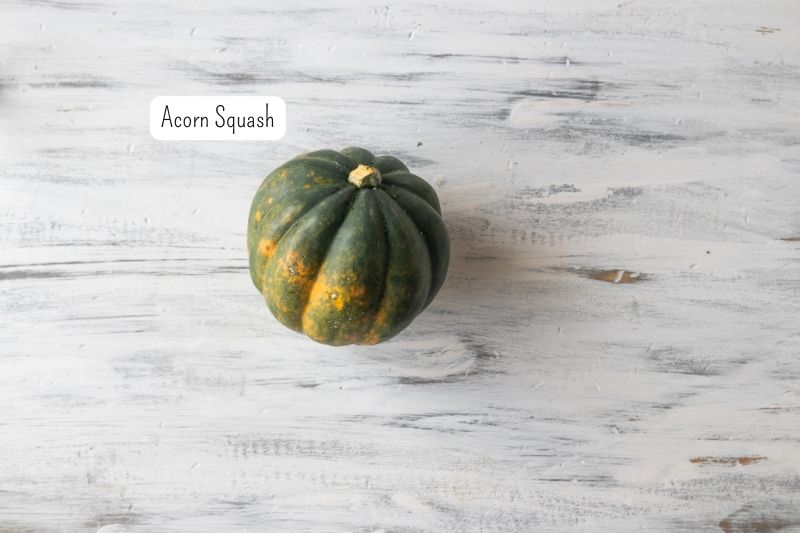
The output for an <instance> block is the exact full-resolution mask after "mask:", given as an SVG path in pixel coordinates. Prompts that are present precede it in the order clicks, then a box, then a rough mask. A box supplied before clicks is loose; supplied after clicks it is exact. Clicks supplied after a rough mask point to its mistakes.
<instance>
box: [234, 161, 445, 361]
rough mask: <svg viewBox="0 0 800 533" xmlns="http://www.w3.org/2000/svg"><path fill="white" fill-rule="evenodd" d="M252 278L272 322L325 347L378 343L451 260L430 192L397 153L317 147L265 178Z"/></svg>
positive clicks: (251, 228) (435, 284)
mask: <svg viewBox="0 0 800 533" xmlns="http://www.w3.org/2000/svg"><path fill="white" fill-rule="evenodd" d="M247 245H248V251H249V253H250V275H251V277H252V279H253V283H254V284H255V286H256V288H257V289H258V290H259V291H260V292H261V293H262V294H263V295H264V298H265V299H266V302H267V306H268V307H269V309H270V311H271V312H272V314H273V315H275V318H277V319H278V320H279V321H280V322H281V323H283V324H284V325H285V326H287V327H289V328H291V329H293V330H295V331H299V332H302V333H305V334H306V335H308V336H309V337H310V338H312V339H313V340H315V341H318V342H322V343H325V344H332V345H342V344H376V343H378V342H381V341H384V340H386V339H389V338H390V337H393V336H394V335H396V334H397V333H399V332H400V331H402V330H403V329H404V328H405V327H406V326H408V325H409V324H410V323H411V321H412V320H413V319H414V318H415V317H416V316H417V315H418V314H419V313H421V312H422V310H423V309H425V308H426V307H427V306H428V304H430V303H431V300H433V297H434V296H435V295H436V293H437V291H438V290H439V288H440V287H441V286H442V282H443V281H444V278H445V275H446V273H447V265H448V262H449V258H450V240H449V238H448V236H447V231H446V230H445V226H444V223H443V222H442V211H441V208H440V206H439V199H438V197H437V196H436V193H435V192H434V190H433V188H432V187H431V186H430V185H429V184H428V183H427V182H425V181H424V180H423V179H422V178H420V177H418V176H415V175H414V174H411V173H410V172H409V171H408V168H407V167H406V166H405V165H404V164H403V163H402V162H401V161H400V160H399V159H397V158H395V157H392V156H379V157H375V156H374V155H372V154H371V153H370V152H368V151H367V150H364V149H363V148H345V149H344V150H341V151H339V152H337V151H334V150H319V151H316V152H310V153H307V154H303V155H300V156H298V157H296V158H294V159H292V160H291V161H289V162H287V163H285V164H283V165H281V166H280V167H278V168H277V169H275V170H274V171H273V172H272V173H271V174H269V175H268V176H267V177H266V179H264V181H263V183H262V184H261V186H260V187H259V188H258V191H257V192H256V195H255V197H254V198H253V203H252V206H251V208H250V218H249V222H248V227H247Z"/></svg>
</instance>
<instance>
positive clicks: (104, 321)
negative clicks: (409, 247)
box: [0, 0, 800, 533]
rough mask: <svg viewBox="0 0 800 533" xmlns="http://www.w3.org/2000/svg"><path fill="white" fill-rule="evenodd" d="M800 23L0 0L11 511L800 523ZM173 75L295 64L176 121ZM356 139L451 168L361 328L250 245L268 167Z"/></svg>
mask: <svg viewBox="0 0 800 533" xmlns="http://www.w3.org/2000/svg"><path fill="white" fill-rule="evenodd" d="M798 23H800V10H799V8H798V6H797V4H796V3H794V2H790V1H788V0H787V1H775V2H769V3H765V2H755V1H751V2H733V3H732V2H730V1H726V2H721V1H707V2H688V1H679V2H670V3H664V2H638V1H633V2H619V1H617V0H614V1H605V0H603V1H600V2H588V1H586V0H571V1H568V2H557V3H554V2H519V3H504V2H490V3H487V2H479V1H477V0H473V1H470V2H460V3H458V4H457V5H453V6H451V7H443V6H435V5H430V4H423V3H414V4H408V3H403V4H402V6H400V5H397V6H395V5H388V6H386V5H384V6H381V7H377V8H373V7H366V6H364V5H363V4H362V3H361V2H355V1H348V2H343V3H340V4H339V5H338V6H337V7H320V6H318V4H316V3H310V2H305V1H294V2H291V3H286V4H285V5H284V6H275V5H269V4H267V3H261V2H253V1H245V0H239V1H236V2H221V1H210V2H205V3H202V4H197V3H195V2H169V3H155V2H125V1H121V2H110V1H106V0H100V1H98V2H87V3H82V2H71V1H68V0H63V1H49V0H47V1H35V2H34V1H16V0H12V1H7V2H3V3H2V4H0V122H1V123H2V128H0V135H2V139H0V162H1V163H2V164H0V180H2V181H0V186H1V187H2V189H1V190H2V194H0V245H1V246H2V248H0V254H1V255H0V265H1V268H0V287H1V289H2V290H0V306H1V307H2V310H3V314H2V317H1V318H0V321H1V322H0V363H1V364H2V367H1V368H2V372H0V452H1V455H0V457H1V458H2V461H0V530H2V531H14V532H21V531H25V532H28V531H36V532H40V531H41V532H53V531H69V532H73V531H81V532H82V531H97V530H99V531H103V532H104V533H109V532H121V531H127V532H136V533H144V532H171V531H187V532H188V531H191V532H218V531H250V532H253V531H381V530H383V531H476V530H486V531H490V530H491V531H598V530H607V531H634V530H635V531H638V530H640V529H643V528H647V529H652V530H659V531H663V530H669V531H700V530H711V531H713V530H726V531H771V530H779V529H782V530H783V531H791V530H798V529H800V512H798V511H797V508H798V498H799V497H800V452H798V444H800V443H799V442H798V441H799V440H800V388H799V385H798V380H800V357H798V356H799V355H800V353H799V352H800V350H799V349H798V348H799V346H798V344H799V343H798V325H800V324H798V319H797V316H798V301H799V300H798V296H799V295H800V282H799V281H798V280H799V279H800V276H798V274H800V272H798V266H800V261H798V259H800V254H799V253H798V249H799V248H800V245H799V244H798V242H797V240H796V239H797V237H798V236H799V235H800V218H798V211H797V205H798V200H800V180H799V179H798V178H800V149H799V148H798V144H800V132H799V131H798V124H800V111H798V110H799V109H800V46H798V45H800V35H799V32H800V30H798V28H800V26H799V25H798ZM159 94H197V95H202V94H241V95H246V94H275V95H278V96H281V97H283V98H284V99H285V100H286V101H287V104H288V112H289V128H288V132H287V135H286V137H285V138H284V139H283V140H282V141H280V142H278V143H262V144H258V143H208V142H206V143H203V142H197V143H191V142H189V143H163V142H158V141H155V140H153V139H152V138H150V136H149V134H148V131H147V109H148V104H149V102H150V100H151V99H152V98H153V97H154V96H157V95H159ZM347 145H363V146H365V147H367V148H370V149H373V150H375V151H376V152H379V153H387V152H388V153H394V154H396V155H398V156H400V157H401V158H403V159H405V160H407V161H408V162H409V164H410V166H411V167H413V169H414V170H415V171H416V172H417V173H419V174H420V175H423V176H426V177H428V178H429V179H431V180H432V181H433V182H434V183H435V184H436V186H437V189H438V191H439V194H440V197H441V198H442V201H443V205H444V211H445V217H446V221H447V225H448V228H449V230H450V233H451V237H452V240H453V248H454V249H453V257H452V266H451V271H450V275H449V278H448V280H447V282H446V284H445V286H444V288H443V290H442V292H441V293H440V295H439V296H438V298H437V299H436V301H435V302H434V303H433V305H432V306H431V308H430V309H429V310H428V311H426V312H425V313H424V314H423V315H422V316H421V317H420V318H419V319H418V320H417V321H416V322H415V323H414V324H413V325H412V326H411V327H410V328H409V329H408V331H407V332H406V333H404V334H403V335H401V336H399V337H398V338H397V339H396V340H394V341H392V342H390V343H386V344H384V345H380V346H377V347H372V348H364V347H355V348H339V349H335V348H328V347H325V346H321V345H317V344H313V343H311V342H309V341H306V340H304V339H303V338H301V337H299V336H297V335H295V334H293V333H290V332H287V331H286V330H285V329H283V328H282V327H280V326H279V325H278V324H277V323H276V322H275V321H274V320H272V319H271V318H270V317H269V315H268V312H267V310H266V308H265V306H264V305H263V302H262V301H261V299H260V297H259V295H258V294H257V293H256V292H255V290H254V289H253V288H252V286H251V283H250V280H249V278H248V275H247V270H246V269H247V265H246V254H245V249H244V231H245V224H246V216H247V210H248V206H249V201H250V198H251V195H252V193H253V192H254V190H255V188H256V187H257V185H258V184H259V182H260V180H261V178H262V176H263V175H264V174H265V173H266V172H267V171H268V170H270V169H271V168H273V167H274V166H276V165H277V164H279V163H280V162H282V161H283V160H286V159H288V158H289V157H292V156H294V155H295V154H296V153H298V152H301V151H304V150H308V149H315V148H321V147H332V148H340V147H344V146H347ZM791 238H794V239H795V240H791ZM784 239H788V240H784ZM620 269H625V270H627V271H632V272H638V273H641V275H640V277H639V278H638V279H639V280H640V281H638V282H637V283H628V284H626V283H619V284H615V283H611V282H606V281H599V280H595V279H592V277H591V276H592V275H593V273H595V272H597V271H604V270H612V271H617V270H620ZM612 276H613V277H612V281H613V279H614V278H616V277H618V274H615V273H612ZM622 279H623V280H624V279H625V278H624V275H623V277H622ZM740 457H756V458H757V457H762V458H764V459H760V460H752V462H749V464H739V462H738V461H737V458H740ZM704 458H712V459H704ZM692 459H695V462H692ZM743 462H745V463H747V461H743ZM748 528H749V529H748ZM758 528H760V529H758Z"/></svg>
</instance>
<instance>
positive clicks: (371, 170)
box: [347, 165, 381, 189]
mask: <svg viewBox="0 0 800 533" xmlns="http://www.w3.org/2000/svg"><path fill="white" fill-rule="evenodd" d="M347 181H349V182H350V183H352V184H353V185H355V186H356V187H358V188H359V189H361V188H363V187H377V186H378V185H380V184H381V173H380V172H379V171H378V169H377V168H375V167H371V166H369V165H358V166H357V167H356V168H354V169H353V170H352V171H350V175H349V176H348V177H347Z"/></svg>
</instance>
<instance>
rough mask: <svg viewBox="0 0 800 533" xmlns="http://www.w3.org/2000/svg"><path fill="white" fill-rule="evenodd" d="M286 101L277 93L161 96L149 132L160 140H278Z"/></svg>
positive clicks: (154, 104)
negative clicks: (264, 94) (268, 94)
mask: <svg viewBox="0 0 800 533" xmlns="http://www.w3.org/2000/svg"><path fill="white" fill-rule="evenodd" d="M285 134H286V102H284V101H283V99H282V98H279V97H277V96H158V97H156V98H153V101H152V102H150V135H152V136H153V138H155V139H158V140H159V141H277V140H278V139H281V138H282V137H283V136H284V135H285Z"/></svg>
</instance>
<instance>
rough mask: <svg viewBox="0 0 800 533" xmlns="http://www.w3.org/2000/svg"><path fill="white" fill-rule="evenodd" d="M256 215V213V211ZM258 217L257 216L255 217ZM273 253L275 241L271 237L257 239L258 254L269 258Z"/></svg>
mask: <svg viewBox="0 0 800 533" xmlns="http://www.w3.org/2000/svg"><path fill="white" fill-rule="evenodd" d="M256 215H258V213H256ZM256 218H258V217H256ZM274 253H275V241H273V240H272V239H261V240H260V241H258V255H262V256H264V257H266V258H267V259H269V258H270V257H272V254H274Z"/></svg>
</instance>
